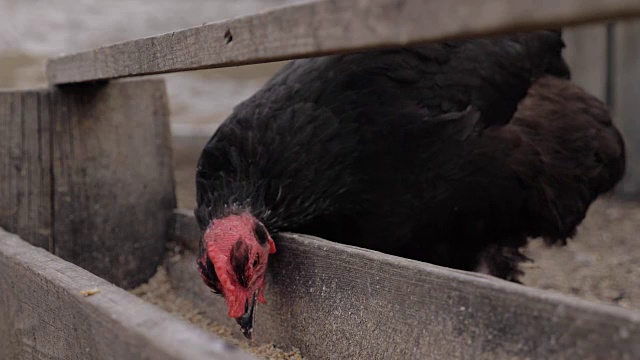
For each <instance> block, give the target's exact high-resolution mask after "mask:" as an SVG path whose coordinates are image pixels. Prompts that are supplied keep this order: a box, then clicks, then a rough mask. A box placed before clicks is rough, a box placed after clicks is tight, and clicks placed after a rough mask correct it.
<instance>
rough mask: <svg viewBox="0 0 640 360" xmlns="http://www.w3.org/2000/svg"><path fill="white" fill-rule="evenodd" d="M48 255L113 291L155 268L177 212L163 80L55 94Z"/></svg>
mask: <svg viewBox="0 0 640 360" xmlns="http://www.w3.org/2000/svg"><path fill="white" fill-rule="evenodd" d="M51 113H52V117H53V119H52V120H53V122H54V134H53V155H52V156H53V176H54V180H55V181H54V183H55V186H54V194H53V195H54V196H53V206H54V235H53V236H54V252H55V254H56V255H58V256H60V257H61V258H63V259H65V260H69V261H71V262H73V263H74V264H76V265H79V266H81V267H83V268H85V269H87V270H89V271H91V272H93V273H94V274H96V275H98V276H100V277H103V278H105V279H107V280H109V281H111V282H114V283H115V284H116V285H118V286H122V287H125V288H131V287H135V286H137V285H139V284H140V283H142V282H144V281H146V280H147V279H148V278H149V277H150V276H151V275H153V273H154V272H155V269H156V267H157V265H158V264H159V262H160V260H161V257H162V255H163V252H164V250H165V242H166V239H167V234H168V233H169V227H170V224H171V217H172V211H173V209H174V208H175V204H176V199H175V189H174V181H173V168H172V153H171V138H170V129H169V115H168V107H167V98H166V92H165V86H164V81H162V80H158V79H155V80H136V81H116V82H112V83H110V84H102V85H91V84H80V85H79V86H66V87H63V88H59V89H56V90H53V92H52V108H51Z"/></svg>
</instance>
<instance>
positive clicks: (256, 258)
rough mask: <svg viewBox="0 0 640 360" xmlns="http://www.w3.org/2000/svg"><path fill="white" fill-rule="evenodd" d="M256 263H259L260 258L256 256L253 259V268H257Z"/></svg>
mask: <svg viewBox="0 0 640 360" xmlns="http://www.w3.org/2000/svg"><path fill="white" fill-rule="evenodd" d="M258 263H260V256H259V255H257V254H256V257H255V259H253V265H252V266H253V267H256V266H258Z"/></svg>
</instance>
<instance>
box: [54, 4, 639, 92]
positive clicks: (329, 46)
mask: <svg viewBox="0 0 640 360" xmlns="http://www.w3.org/2000/svg"><path fill="white" fill-rule="evenodd" d="M632 16H640V2H638V1H637V0H608V1H602V0H563V1H557V0H484V1H477V0H450V1H440V0H367V1H362V0H340V1H335V0H324V1H315V2H309V3H304V4H299V5H294V6H289V7H283V8H279V9H275V10H272V11H268V12H264V13H260V14H256V15H251V16H246V17H242V18H238V19H233V20H227V21H222V22H217V23H211V24H205V25H202V26H198V27H194V28H189V29H186V30H181V31H175V32H172V33H168V34H163V35H158V36H152V37H148V38H144V39H138V40H133V41H128V42H124V43H119V44H115V45H111V46H105V47H101V48H98V49H95V50H91V51H86V52H81V53H77V54H73V55H67V56H62V57H58V58H54V59H51V60H50V61H49V62H48V65H47V78H48V80H49V82H50V83H52V84H63V83H72V82H83V81H91V80H101V79H114V78H120V77H128V76H139V75H147V74H156V73H168V72H175V71H185V70H194V69H205V68H216V67H225V66H237V65H244V64H255V63H262V62H269V61H278V60H287V59H295V58H302V57H311V56H320V55H327V54H333V53H342V52H354V51H361V50H365V49H373V48H381V47H391V46H404V45H411V44H418V43H425V42H431V41H439V40H445V39H453V38H462V37H473V36H483V35H493V34H498V33H505V32H513V31H525V30H534V29H546V28H550V27H560V26H563V25H579V24H583V23H587V22H594V21H604V20H610V19H618V18H625V17H632Z"/></svg>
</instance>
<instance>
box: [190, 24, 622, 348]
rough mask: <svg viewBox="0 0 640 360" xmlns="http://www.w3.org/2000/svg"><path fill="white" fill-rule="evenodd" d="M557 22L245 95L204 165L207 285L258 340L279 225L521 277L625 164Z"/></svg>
mask: <svg viewBox="0 0 640 360" xmlns="http://www.w3.org/2000/svg"><path fill="white" fill-rule="evenodd" d="M563 47H564V44H563V42H562V39H561V33H560V32H559V31H540V32H533V33H523V34H514V35H510V36H502V37H494V38H485V39H472V40H463V41H455V42H446V43H438V44H430V45H426V46H419V47H413V48H404V49H392V50H382V51H373V52H365V53H358V54H351V55H339V56H328V57H322V58H315V59H305V60H297V61H294V62H291V63H289V64H288V65H286V66H285V67H284V68H283V69H282V70H281V71H280V72H278V73H277V74H276V75H275V76H274V77H273V78H272V79H271V80H270V81H269V82H268V83H267V84H266V85H265V86H264V87H263V88H262V89H261V90H260V91H258V92H257V93H256V94H255V95H254V96H252V97H251V98H249V99H248V100H246V101H245V102H243V103H242V104H240V105H239V106H237V107H236V109H235V110H234V113H233V114H232V115H231V116H230V117H229V118H228V119H227V120H226V121H225V122H224V123H223V124H222V125H221V126H220V127H219V129H218V130H217V131H216V133H215V134H214V135H213V137H212V138H211V139H210V141H209V142H208V144H207V145H206V147H205V149H204V150H203V152H202V154H201V157H200V160H199V163H198V169H197V180H196V186H197V209H196V211H195V214H196V217H197V220H198V223H199V225H200V227H201V229H202V231H203V232H204V235H203V237H202V239H201V244H200V248H201V252H200V256H199V260H198V264H199V269H200V273H201V275H202V278H203V280H204V281H205V283H206V284H207V285H208V286H209V287H211V288H212V289H214V291H216V292H219V293H221V294H222V295H223V296H224V297H225V299H226V301H227V305H228V309H229V311H228V315H229V316H230V317H233V318H236V319H237V321H238V323H239V324H240V325H241V326H242V327H243V330H244V331H245V335H247V336H250V330H251V326H252V323H251V322H252V313H253V308H254V306H255V301H256V298H257V299H258V300H260V301H261V302H263V303H264V295H263V292H264V288H265V286H266V284H265V270H266V267H267V260H268V257H269V255H270V254H273V253H275V250H276V247H275V243H274V241H273V239H272V237H273V236H275V234H277V233H278V232H281V231H291V232H298V233H304V234H311V235H315V236H319V237H322V238H325V239H328V240H332V241H336V242H340V243H344V244H350V245H356V246H361V247H365V248H369V249H374V250H378V251H382V252H385V253H388V254H394V255H398V256H402V257H407V258H412V259H416V260H421V261H426V262H430V263H433V264H439V265H443V266H448V267H453V268H458V269H464V270H473V271H481V272H485V273H488V274H492V275H495V276H498V277H501V278H504V279H508V280H512V281H517V278H518V275H519V274H520V273H521V272H520V271H519V270H518V263H519V262H520V261H522V260H523V259H524V257H523V256H522V255H521V254H520V252H519V250H518V249H519V248H520V247H522V246H523V245H525V244H526V241H527V238H531V237H543V238H544V239H545V240H546V241H547V242H548V243H558V242H560V243H563V242H564V241H566V239H567V238H569V237H571V236H573V235H574V233H575V230H576V226H577V225H578V224H579V223H580V222H581V221H582V219H583V218H584V216H585V213H586V211H587V208H588V207H589V205H590V204H591V203H592V202H593V201H594V200H595V199H596V197H597V196H598V195H600V194H602V193H604V192H607V191H608V190H610V189H611V188H612V187H613V186H614V185H615V184H616V183H617V182H618V181H619V180H620V178H621V177H622V175H623V173H624V170H625V157H624V145H623V141H622V138H621V136H620V134H619V132H618V131H617V130H616V129H615V128H614V126H613V125H612V123H611V119H610V115H609V113H608V110H607V108H606V106H605V105H604V104H603V103H601V102H600V101H599V100H597V99H596V98H594V97H593V96H591V95H589V94H587V93H586V92H584V91H583V90H582V89H580V88H578V87H577V86H575V85H573V84H571V83H570V82H569V80H568V79H569V69H568V67H567V65H566V63H565V62H564V60H563V59H562V56H561V51H562V48H563Z"/></svg>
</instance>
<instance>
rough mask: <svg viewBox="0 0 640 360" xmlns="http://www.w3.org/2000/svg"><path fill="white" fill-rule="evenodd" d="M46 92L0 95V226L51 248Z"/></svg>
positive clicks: (12, 92) (35, 243)
mask: <svg viewBox="0 0 640 360" xmlns="http://www.w3.org/2000/svg"><path fill="white" fill-rule="evenodd" d="M48 104H49V97H48V92H47V90H34V91H1V92H0V134H1V135H2V141H0V226H2V227H5V228H6V229H8V230H10V231H13V232H15V233H17V234H19V235H20V236H22V237H23V238H24V239H26V240H27V241H29V242H30V243H32V244H34V245H36V246H39V247H42V248H45V249H50V247H51V239H52V237H51V220H52V219H51V171H50V156H49V154H50V150H51V148H50V138H51V133H50V131H49V124H50V120H49V112H48Z"/></svg>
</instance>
